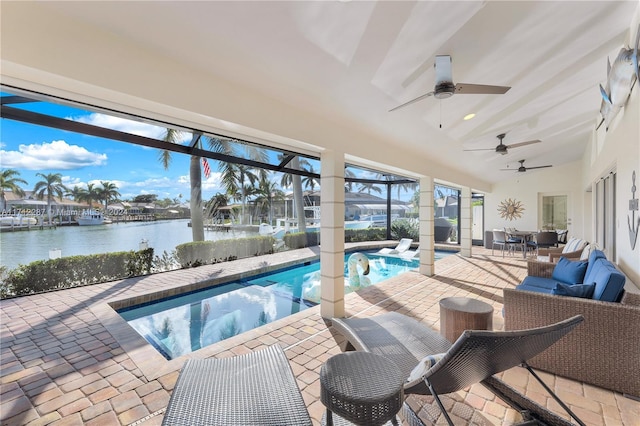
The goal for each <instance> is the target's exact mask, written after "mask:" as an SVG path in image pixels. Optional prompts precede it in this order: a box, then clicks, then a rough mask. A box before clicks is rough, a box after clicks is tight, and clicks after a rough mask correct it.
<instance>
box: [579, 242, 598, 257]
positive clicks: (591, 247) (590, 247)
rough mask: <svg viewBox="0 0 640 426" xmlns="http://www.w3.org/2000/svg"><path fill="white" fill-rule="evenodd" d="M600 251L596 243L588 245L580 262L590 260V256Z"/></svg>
mask: <svg viewBox="0 0 640 426" xmlns="http://www.w3.org/2000/svg"><path fill="white" fill-rule="evenodd" d="M597 249H598V245H597V244H596V243H591V244H587V245H586V246H585V247H584V250H582V254H581V255H580V260H589V256H590V255H591V252H592V251H594V250H597Z"/></svg>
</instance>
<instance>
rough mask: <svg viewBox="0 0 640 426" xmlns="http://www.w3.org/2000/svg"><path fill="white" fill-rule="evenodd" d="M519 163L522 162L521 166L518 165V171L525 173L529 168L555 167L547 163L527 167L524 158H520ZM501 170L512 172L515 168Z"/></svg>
mask: <svg viewBox="0 0 640 426" xmlns="http://www.w3.org/2000/svg"><path fill="white" fill-rule="evenodd" d="M518 163H520V167H518V169H517V170H516V171H517V172H519V173H524V172H526V171H527V170H533V169H544V168H545V167H553V166H552V165H551V164H549V165H546V166H535V167H525V166H524V160H519V161H518ZM500 170H504V171H510V172H512V171H513V169H500Z"/></svg>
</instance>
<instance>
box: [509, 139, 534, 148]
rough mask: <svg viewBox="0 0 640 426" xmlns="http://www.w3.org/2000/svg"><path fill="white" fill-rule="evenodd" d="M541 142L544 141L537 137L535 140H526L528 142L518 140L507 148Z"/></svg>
mask: <svg viewBox="0 0 640 426" xmlns="http://www.w3.org/2000/svg"><path fill="white" fill-rule="evenodd" d="M540 142H542V141H541V140H539V139H535V140H532V141H526V142H518V143H514V144H511V145H507V148H517V147H519V146H525V145H531V144H533V143H540Z"/></svg>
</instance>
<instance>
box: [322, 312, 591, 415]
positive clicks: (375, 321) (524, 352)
mask: <svg viewBox="0 0 640 426" xmlns="http://www.w3.org/2000/svg"><path fill="white" fill-rule="evenodd" d="M582 320H583V318H582V316H580V315H577V316H575V317H572V318H569V319H567V320H564V321H561V322H559V323H556V324H553V325H550V326H546V327H540V328H534V329H529V330H520V331H506V332H505V331H502V332H501V331H480V330H466V331H464V332H463V334H462V335H461V336H460V337H459V338H458V340H456V342H454V343H453V345H452V344H451V343H450V342H449V341H448V340H446V339H445V338H444V337H442V336H441V335H440V334H439V333H438V332H436V331H434V330H432V329H431V328H429V327H427V326H425V325H424V324H422V323H420V322H418V321H416V320H414V319H412V318H409V317H407V316H405V315H402V314H399V313H397V312H390V313H386V314H382V315H377V316H374V317H370V318H349V319H345V318H334V319H333V320H332V327H333V328H334V329H335V330H336V331H337V332H338V333H340V334H342V335H343V336H344V337H345V338H346V342H345V347H344V348H343V349H345V350H349V349H355V350H360V351H368V352H372V353H376V354H378V355H382V356H386V357H388V358H389V359H391V360H393V361H394V362H395V363H396V364H397V365H398V367H399V368H400V370H401V371H402V372H403V373H404V374H405V375H406V377H408V378H410V379H409V380H407V382H406V383H405V385H404V387H405V395H408V394H423V395H428V394H431V395H433V396H434V398H435V401H436V403H437V404H438V406H439V408H440V410H441V411H442V413H443V416H444V417H445V418H446V420H447V422H448V423H449V424H450V425H453V422H452V421H451V419H450V417H449V415H448V414H447V412H446V410H445V409H444V406H443V405H442V402H441V401H440V398H439V395H440V394H446V393H450V392H456V391H459V390H461V389H464V388H466V387H468V386H470V385H472V384H474V383H482V384H483V385H484V386H485V387H487V388H488V389H489V390H491V391H492V392H493V393H495V394H496V395H497V396H498V397H500V398H501V399H502V400H504V401H505V402H507V404H509V405H510V406H511V407H513V408H514V409H516V410H518V411H519V412H520V413H521V414H522V416H523V418H524V419H525V420H526V421H527V422H533V423H526V424H549V425H570V424H571V423H570V422H568V421H567V420H564V419H563V418H561V417H560V416H558V415H556V414H554V413H552V412H551V411H549V410H547V409H546V408H544V407H542V406H540V405H538V404H537V403H535V402H534V401H532V400H530V399H528V398H526V397H525V396H524V395H522V394H520V393H519V392H517V391H516V390H515V389H513V388H511V387H509V386H508V385H506V384H505V383H504V382H502V381H500V380H498V379H497V378H494V377H492V376H493V375H494V374H496V373H499V372H502V371H505V370H508V369H510V368H512V367H515V366H518V365H522V366H524V367H525V368H527V370H528V371H529V372H530V373H531V374H532V376H533V377H535V378H536V379H537V380H538V381H539V382H540V383H541V384H542V386H543V387H544V388H545V389H546V390H547V392H548V393H549V394H550V395H551V396H552V397H553V398H554V399H555V400H556V401H557V402H558V404H560V405H561V406H562V407H563V408H564V409H565V410H566V411H567V412H568V413H569V415H570V416H571V417H573V418H574V419H575V420H576V421H577V422H578V423H579V424H581V425H582V424H583V423H582V422H581V421H580V420H579V419H578V418H577V417H576V416H575V414H574V413H573V412H571V410H570V409H569V408H568V407H567V406H566V404H564V403H563V402H562V401H561V400H560V399H559V398H558V397H557V396H556V395H555V394H554V393H553V391H552V390H551V389H549V388H548V387H547V386H546V384H544V383H543V382H542V381H541V380H540V378H539V377H538V375H537V374H536V373H535V372H534V371H533V370H532V369H531V368H530V367H529V366H528V364H527V360H528V359H530V358H532V357H534V356H535V355H537V354H538V353H540V352H542V351H544V350H545V349H546V348H548V347H549V346H551V345H552V344H554V343H555V342H556V341H557V340H559V339H560V338H562V337H563V336H564V335H565V334H567V333H569V332H570V331H571V330H572V329H573V328H574V327H575V326H577V325H578V324H579V323H580V322H582ZM435 354H439V355H440V356H438V357H436V359H439V360H438V361H437V362H435V364H434V365H433V366H432V367H430V368H428V369H427V370H426V371H425V372H424V374H422V375H421V376H419V377H415V374H413V371H414V368H415V367H416V366H418V365H419V363H421V362H423V361H424V359H425V357H427V356H429V355H435ZM412 375H413V376H414V379H412V380H411V376H412ZM403 408H404V414H405V418H406V419H407V420H408V421H410V422H412V423H418V424H420V423H421V422H420V420H419V419H418V418H417V416H415V415H412V411H411V409H410V408H409V407H408V404H406V403H405V404H404V407H403Z"/></svg>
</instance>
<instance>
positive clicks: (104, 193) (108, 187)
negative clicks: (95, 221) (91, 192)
mask: <svg viewBox="0 0 640 426" xmlns="http://www.w3.org/2000/svg"><path fill="white" fill-rule="evenodd" d="M100 184H102V188H98V195H99V196H100V198H101V199H102V200H103V201H104V212H105V214H106V213H107V207H108V205H109V201H110V200H116V199H117V198H118V197H119V196H120V193H119V192H118V187H117V186H116V184H115V183H112V182H105V181H100Z"/></svg>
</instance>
